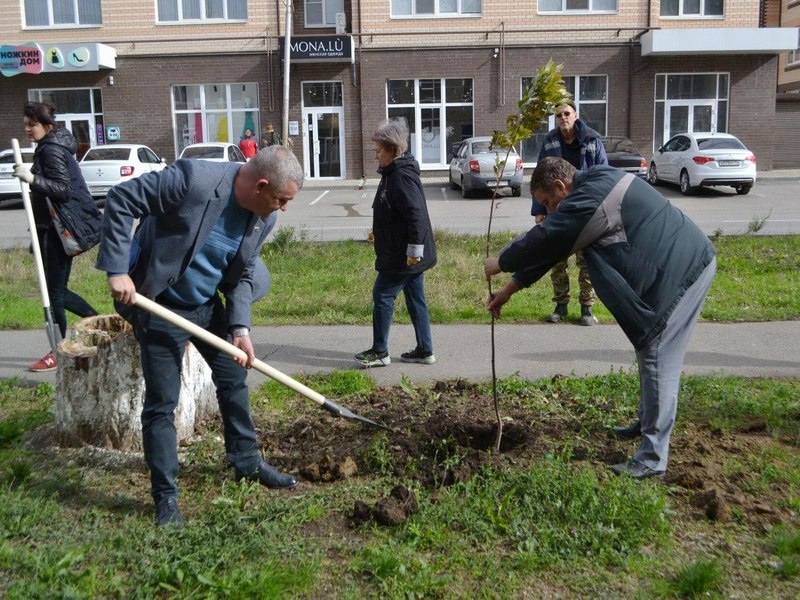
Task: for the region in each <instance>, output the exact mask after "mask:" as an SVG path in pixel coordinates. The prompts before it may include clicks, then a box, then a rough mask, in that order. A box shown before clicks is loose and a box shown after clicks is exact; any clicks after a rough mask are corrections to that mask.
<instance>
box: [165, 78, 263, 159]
mask: <svg viewBox="0 0 800 600" xmlns="http://www.w3.org/2000/svg"><path fill="white" fill-rule="evenodd" d="M172 115H173V121H174V123H175V156H176V157H177V156H179V155H180V153H181V150H183V149H184V148H185V147H186V146H188V145H189V144H198V143H200V142H231V143H233V144H238V143H239V141H240V140H241V139H242V137H244V130H245V129H249V130H251V131H253V132H254V133H255V135H256V136H258V135H259V132H260V131H261V127H260V123H259V117H258V115H259V108H258V84H257V83H230V84H225V83H208V84H204V85H174V86H172ZM258 139H260V138H258Z"/></svg>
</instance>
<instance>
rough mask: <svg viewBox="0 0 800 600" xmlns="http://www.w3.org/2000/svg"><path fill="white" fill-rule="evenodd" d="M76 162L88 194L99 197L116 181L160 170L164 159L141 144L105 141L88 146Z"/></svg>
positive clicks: (120, 181)
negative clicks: (106, 142)
mask: <svg viewBox="0 0 800 600" xmlns="http://www.w3.org/2000/svg"><path fill="white" fill-rule="evenodd" d="M78 166H79V167H80V168H81V173H83V178H84V179H85V180H86V185H87V186H88V187H89V193H90V194H91V195H92V198H94V199H95V200H102V199H104V198H105V197H106V194H108V190H110V189H111V188H112V187H114V186H115V185H117V184H118V183H122V182H123V181H129V180H130V179H134V178H136V177H141V176H142V175H144V174H145V173H149V172H151V171H163V170H164V169H165V168H166V167H167V162H166V161H165V160H164V159H163V158H159V157H158V155H157V154H156V153H155V152H153V151H152V150H151V149H150V148H148V147H147V146H142V145H141V144H106V145H104V146H95V147H94V148H89V150H88V151H87V152H86V154H84V155H83V158H82V159H81V162H79V163H78Z"/></svg>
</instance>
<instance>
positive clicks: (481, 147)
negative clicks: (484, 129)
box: [472, 142, 492, 154]
mask: <svg viewBox="0 0 800 600" xmlns="http://www.w3.org/2000/svg"><path fill="white" fill-rule="evenodd" d="M491 147H492V143H491V142H475V143H474V144H472V153H473V154H488V153H489V151H490V148H491Z"/></svg>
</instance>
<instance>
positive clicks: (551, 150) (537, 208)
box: [531, 119, 608, 217]
mask: <svg viewBox="0 0 800 600" xmlns="http://www.w3.org/2000/svg"><path fill="white" fill-rule="evenodd" d="M575 136H576V139H577V140H578V145H579V146H580V149H581V162H580V164H578V165H572V166H573V167H575V168H576V169H578V171H585V170H586V169H588V168H589V167H593V166H595V165H607V164H608V157H607V156H606V149H605V148H604V147H603V142H602V141H600V134H599V133H597V132H596V131H595V130H594V129H592V128H591V127H589V126H588V125H586V123H584V122H583V121H581V120H580V119H576V120H575ZM562 142H563V140H562V139H561V132H560V131H559V129H558V127H556V128H555V129H551V130H550V131H549V132H548V133H547V136H546V137H545V138H544V143H543V144H542V147H541V148H539V157H538V158H537V159H536V161H537V162H539V161H540V160H542V159H543V158H546V157H548V156H555V157H557V158H564V156H563V153H562V147H561V144H562ZM546 214H547V209H546V208H545V207H544V206H542V205H541V204H539V202H538V201H537V200H536V198H534V199H533V202H532V203H531V215H532V216H534V217H535V216H536V215H546Z"/></svg>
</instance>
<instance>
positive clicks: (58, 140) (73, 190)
mask: <svg viewBox="0 0 800 600" xmlns="http://www.w3.org/2000/svg"><path fill="white" fill-rule="evenodd" d="M23 114H24V122H25V133H26V135H27V136H28V139H29V140H31V141H33V142H36V144H37V146H36V151H35V152H34V154H33V167H32V168H31V169H30V170H28V169H27V168H26V167H25V166H24V165H16V166H15V168H14V175H15V176H16V177H18V178H19V179H21V180H22V181H25V182H26V183H28V185H30V188H31V204H32V208H33V218H34V221H35V222H36V233H37V236H38V238H39V247H40V249H41V254H42V262H43V263H44V274H45V281H46V283H47V293H48V295H49V297H50V306H51V308H52V310H53V317H54V319H55V320H56V323H58V327H59V329H60V330H61V337H62V338H63V337H65V336H66V333H67V315H66V312H65V310H68V311H70V312H72V313H74V314H76V315H78V316H79V317H89V316H92V315H96V314H97V311H96V310H95V309H94V308H92V306H91V305H90V304H89V303H88V302H86V300H84V299H83V298H81V297H80V296H79V295H78V294H76V293H75V292H73V291H71V290H69V289H68V288H67V283H68V282H69V275H70V270H71V269H72V257H71V256H67V254H66V252H65V251H64V246H63V245H62V243H61V239H60V237H59V235H58V232H57V231H56V228H55V226H54V225H53V220H52V218H51V217H50V210H49V208H48V206H47V199H49V200H50V202H51V203H52V204H54V205H55V204H59V205H60V207H62V208H63V209H64V210H66V211H69V212H70V213H71V215H72V216H73V217H74V219H75V221H77V222H78V223H80V224H81V225H82V226H84V227H85V226H86V225H87V224H88V223H92V222H93V221H94V219H93V218H92V217H94V215H86V214H84V212H85V209H84V208H83V207H85V206H86V200H87V199H88V201H89V202H91V206H94V201H93V200H92V198H91V195H90V194H89V190H88V189H87V187H86V182H85V181H84V179H83V175H82V174H81V171H80V168H79V167H78V164H77V161H76V160H75V157H74V156H73V154H74V153H75V151H76V150H77V148H78V143H77V142H76V140H75V138H74V137H73V135H72V134H71V133H70V132H69V131H67V130H66V129H64V128H57V127H56V121H55V111H54V109H53V107H52V106H50V105H49V104H47V103H45V102H29V103H28V104H26V105H25V109H24V111H23ZM95 211H96V207H95ZM98 235H99V229H98ZM55 368H56V358H55V356H54V355H53V353H52V352H50V353H48V354H46V355H45V356H44V357H43V358H42V359H41V360H39V361H37V362H35V363H34V364H33V365H31V366H30V369H31V371H52V370H53V369H55Z"/></svg>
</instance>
